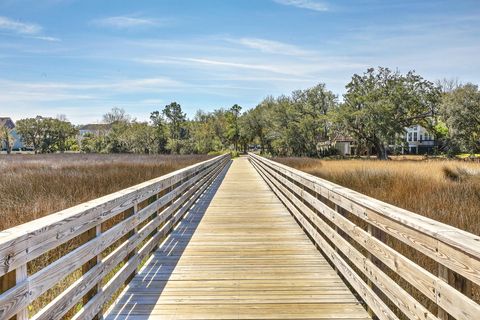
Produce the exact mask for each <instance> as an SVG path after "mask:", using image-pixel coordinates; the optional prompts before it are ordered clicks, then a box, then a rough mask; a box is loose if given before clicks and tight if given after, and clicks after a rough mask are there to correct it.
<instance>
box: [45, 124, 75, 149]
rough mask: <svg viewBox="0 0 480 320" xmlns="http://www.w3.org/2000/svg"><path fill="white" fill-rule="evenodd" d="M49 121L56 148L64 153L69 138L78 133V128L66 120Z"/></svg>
mask: <svg viewBox="0 0 480 320" xmlns="http://www.w3.org/2000/svg"><path fill="white" fill-rule="evenodd" d="M49 122H50V123H49V125H50V130H51V131H50V134H51V135H52V136H53V143H54V148H55V150H58V151H60V152H62V153H63V152H65V151H66V150H67V146H68V142H69V140H70V139H71V138H72V137H74V136H75V135H76V134H77V133H78V130H77V129H76V128H75V127H74V126H73V125H72V124H71V123H70V122H68V121H66V120H59V119H50V120H49Z"/></svg>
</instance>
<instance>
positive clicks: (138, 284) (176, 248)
mask: <svg viewBox="0 0 480 320" xmlns="http://www.w3.org/2000/svg"><path fill="white" fill-rule="evenodd" d="M231 163H232V161H230V162H229V163H228V164H227V165H226V166H225V168H223V170H222V171H221V172H220V174H219V175H218V176H217V177H216V178H215V180H214V181H213V182H212V184H211V185H210V186H209V187H208V188H207V189H206V190H205V192H204V193H203V194H202V195H201V196H200V197H199V198H198V199H197V201H196V202H195V204H194V205H193V206H192V207H191V208H190V209H189V210H188V212H187V213H186V214H185V216H184V218H183V219H182V220H180V222H179V223H178V225H177V226H176V227H175V229H174V230H173V232H172V233H171V234H170V235H169V236H168V237H167V239H165V241H164V242H162V243H161V245H160V246H159V248H158V249H157V250H156V251H155V252H154V254H153V258H152V259H150V260H149V261H148V263H147V264H146V265H145V266H144V267H143V268H142V270H141V271H140V272H139V273H138V274H137V275H136V276H135V277H134V278H133V279H132V281H131V282H130V283H129V285H128V287H127V289H126V291H124V292H123V293H122V294H121V296H120V297H119V299H118V300H117V301H115V303H114V304H113V306H112V308H111V310H110V314H109V315H108V314H107V316H106V318H105V319H108V320H120V319H133V318H134V319H135V320H139V319H148V318H149V315H150V313H151V312H152V311H153V308H154V307H155V303H156V301H157V300H158V299H159V298H160V296H161V295H162V292H163V290H164V289H165V286H166V285H167V283H168V281H169V279H170V277H171V275H172V273H173V271H174V270H175V267H176V266H177V264H178V261H179V260H180V258H181V257H182V255H183V252H184V251H185V249H186V248H187V246H188V243H189V242H190V240H191V238H192V236H193V235H194V233H195V230H196V229H197V227H198V225H199V224H200V222H201V221H202V218H203V216H204V215H205V212H206V210H207V209H208V207H209V205H210V203H211V201H212V199H213V197H214V196H215V194H216V192H217V190H218V188H219V187H220V185H221V184H222V181H223V179H224V177H225V175H226V173H227V171H228V169H229V168H230V165H231ZM139 300H142V301H141V303H139ZM140 310H141V313H142V314H143V316H141V317H139V315H138V313H137V312H138V311H140ZM131 313H136V315H135V316H134V317H132V316H129V315H130V314H131Z"/></svg>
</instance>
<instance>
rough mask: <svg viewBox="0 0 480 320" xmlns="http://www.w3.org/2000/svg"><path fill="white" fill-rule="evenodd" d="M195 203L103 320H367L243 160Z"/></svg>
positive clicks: (316, 252)
mask: <svg viewBox="0 0 480 320" xmlns="http://www.w3.org/2000/svg"><path fill="white" fill-rule="evenodd" d="M208 197H210V198H208ZM200 199H201V200H200V202H199V203H198V207H193V208H192V209H191V210H190V211H189V212H188V213H187V214H186V215H185V216H184V218H183V220H181V221H180V222H179V224H178V225H177V227H176V228H175V229H174V230H173V232H172V233H171V234H170V235H169V237H168V238H167V239H166V240H165V241H164V242H163V243H162V244H161V245H160V246H159V249H158V250H157V251H156V252H155V253H154V254H153V256H152V258H150V260H149V261H148V262H147V264H146V265H145V266H144V268H143V269H142V270H140V272H139V273H138V274H137V275H136V276H135V278H134V279H133V280H132V282H131V283H130V284H129V287H128V288H127V289H126V290H125V291H124V293H123V294H122V295H121V297H120V298H119V299H118V300H117V302H116V304H115V305H114V306H113V307H112V309H111V310H110V312H109V313H108V314H107V315H106V319H122V318H123V317H124V316H126V315H127V314H128V317H129V318H131V319H135V318H136V317H138V318H141V317H144V318H146V317H148V318H155V317H157V316H159V317H162V316H163V317H171V318H175V319H184V318H220V319H228V318H255V319H259V318H269V319H272V318H275V319H282V318H295V319H307V318H316V319H321V318H343V319H369V316H368V314H367V313H366V311H365V310H364V309H363V308H362V306H361V305H360V304H359V303H358V301H357V299H356V298H355V297H354V296H353V294H352V293H351V292H350V290H349V289H348V288H347V287H346V285H345V284H344V283H343V281H342V280H341V279H340V277H339V276H338V275H337V274H336V273H335V272H334V270H333V269H332V267H331V266H330V265H329V264H328V263H327V261H326V260H325V258H323V256H322V255H321V254H320V253H319V252H318V250H316V249H315V247H314V246H313V245H312V243H311V242H310V240H309V239H308V237H307V236H306V235H305V233H304V232H303V231H302V230H301V229H300V228H299V226H298V225H297V223H296V222H295V220H294V219H293V217H292V216H291V215H290V213H289V212H288V210H287V209H286V208H285V206H284V205H282V204H281V202H280V201H279V199H278V198H277V197H276V196H275V195H274V194H273V193H272V191H271V189H270V188H269V187H268V185H267V184H266V183H265V182H264V181H263V180H262V178H261V177H260V175H259V174H258V172H256V171H255V169H254V168H253V167H252V166H251V165H250V164H249V162H248V160H247V159H246V158H240V159H235V160H234V161H233V164H232V166H231V167H230V169H229V171H228V172H227V174H226V176H225V179H224V180H223V182H222V184H221V185H220V187H219V189H218V191H217V192H216V193H215V194H214V195H208V194H207V196H206V197H205V196H204V197H202V198H200ZM202 199H203V200H202ZM257 209H258V210H257ZM298 308H305V309H302V310H299V309H298ZM247 309H248V310H249V311H246V310H247Z"/></svg>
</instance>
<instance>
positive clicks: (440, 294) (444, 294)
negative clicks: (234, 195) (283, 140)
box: [251, 155, 480, 319]
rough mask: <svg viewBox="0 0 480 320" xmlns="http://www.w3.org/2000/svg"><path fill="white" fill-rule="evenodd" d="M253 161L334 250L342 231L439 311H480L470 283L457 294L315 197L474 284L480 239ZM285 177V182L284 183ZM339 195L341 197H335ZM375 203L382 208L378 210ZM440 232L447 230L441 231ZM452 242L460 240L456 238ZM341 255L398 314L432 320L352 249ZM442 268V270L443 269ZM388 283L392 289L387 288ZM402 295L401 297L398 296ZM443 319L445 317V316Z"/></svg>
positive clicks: (464, 315) (466, 315)
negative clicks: (398, 215)
mask: <svg viewBox="0 0 480 320" xmlns="http://www.w3.org/2000/svg"><path fill="white" fill-rule="evenodd" d="M251 159H252V161H253V162H254V163H255V164H256V166H257V167H258V168H259V169H260V170H264V171H263V173H264V174H265V175H268V176H269V178H268V179H271V180H272V181H274V182H275V181H278V182H276V183H277V186H278V187H279V188H280V189H283V191H282V192H283V193H284V194H286V195H287V198H288V199H289V200H290V201H293V203H295V206H296V207H298V208H301V210H300V211H302V213H304V214H305V213H309V214H307V216H308V218H309V220H310V221H314V222H315V221H316V222H317V223H319V224H320V225H318V224H317V225H316V228H317V229H319V230H321V231H322V232H323V233H326V234H327V236H328V237H329V240H330V241H333V242H334V244H335V245H336V246H338V247H336V248H335V249H340V248H341V247H342V245H343V244H342V242H341V240H339V238H341V237H339V236H336V237H335V235H336V234H339V235H341V233H342V232H346V234H347V235H348V236H349V238H350V239H353V240H355V241H356V242H357V243H358V244H359V245H361V246H362V247H364V248H365V249H366V250H368V253H369V256H371V257H375V258H376V259H378V260H380V261H382V263H383V264H385V265H386V266H388V267H389V268H390V269H392V270H393V271H394V272H395V273H396V274H398V275H400V276H401V277H403V278H404V279H405V280H407V281H408V282H409V283H410V284H412V285H413V286H415V287H416V288H417V289H419V290H420V291H421V292H422V293H423V294H424V295H425V296H427V297H428V298H430V299H431V300H432V301H433V302H434V303H436V304H437V305H438V306H439V307H440V308H441V310H443V311H446V312H448V313H449V314H451V315H453V316H454V317H456V318H458V319H476V315H477V314H478V313H479V312H480V306H479V305H478V304H477V303H475V302H474V301H473V300H471V299H470V295H471V287H470V285H469V283H468V280H462V281H457V282H459V284H458V288H457V289H458V290H461V291H457V290H456V289H455V288H454V287H453V286H452V285H451V284H449V281H448V280H445V279H442V277H440V278H439V277H437V275H434V274H432V273H430V272H428V271H427V270H425V269H423V268H422V267H420V266H418V265H416V264H415V263H414V262H413V261H411V260H409V259H407V258H405V257H404V256H402V255H401V254H399V253H398V252H396V251H395V250H393V249H392V248H391V247H389V246H387V245H385V244H384V243H383V242H382V241H380V240H379V239H377V238H375V237H374V236H372V235H371V234H369V233H368V232H366V231H364V230H363V229H362V228H361V227H358V226H356V225H355V224H353V223H352V222H350V221H349V220H348V219H346V218H344V217H343V216H342V215H340V214H339V213H338V212H336V210H333V209H331V208H330V207H329V206H327V205H325V204H324V203H323V202H322V201H321V199H319V197H318V196H317V195H321V196H322V197H324V198H326V199H328V200H330V201H332V202H333V203H335V204H336V205H338V206H341V207H342V208H344V209H346V210H348V211H349V212H351V213H354V214H355V215H357V217H360V218H361V219H363V220H365V222H367V223H369V226H371V227H372V228H374V229H375V228H378V229H379V230H380V231H382V232H385V233H387V234H390V235H392V236H394V237H395V238H397V239H399V240H400V241H402V242H404V243H406V244H408V245H409V246H411V247H412V248H413V249H416V250H418V251H419V252H422V253H424V254H426V255H427V256H429V257H432V258H434V260H436V261H437V262H439V263H441V264H442V265H443V266H444V267H449V268H451V269H452V270H454V271H455V272H457V273H459V274H461V275H463V276H465V277H466V278H467V279H470V280H472V281H473V282H475V283H478V279H479V275H480V267H479V266H480V263H479V259H478V258H477V255H476V253H475V252H476V251H478V252H480V245H479V244H477V245H475V242H476V241H477V238H478V237H476V236H474V235H471V234H468V233H466V232H464V231H461V230H458V229H455V228H453V227H450V226H447V225H443V224H441V223H438V222H436V221H433V220H431V219H426V218H424V217H420V216H418V215H415V214H413V213H412V214H410V215H409V214H408V211H405V210H403V211H402V209H399V208H395V207H393V206H390V205H388V204H385V203H382V202H380V201H377V200H375V199H373V200H372V201H371V202H368V201H367V200H368V197H366V196H364V195H360V196H359V197H356V193H354V192H353V193H351V192H349V190H348V189H346V188H342V187H339V186H337V185H334V184H331V183H329V182H328V181H324V180H322V179H318V178H315V177H312V176H310V175H307V174H305V173H302V172H299V171H298V170H294V169H291V168H288V167H286V166H284V165H281V164H277V163H274V162H272V161H271V160H268V159H264V158H261V157H258V156H256V155H251ZM285 177H288V179H287V178H285ZM290 179H291V180H293V181H296V182H297V183H299V184H300V185H304V186H307V187H308V189H309V191H308V192H307V191H306V190H304V189H303V188H302V187H300V186H297V185H296V184H294V183H293V182H291V181H290ZM338 190H340V191H341V192H337V191H338ZM312 193H313V194H312ZM315 194H316V195H315ZM357 198H358V199H357ZM357 200H358V201H357ZM304 203H307V204H308V205H309V206H311V207H313V208H315V209H316V211H317V212H319V213H320V214H321V215H322V216H323V217H324V218H326V219H327V220H329V221H330V222H331V223H332V224H333V225H334V226H335V228H337V230H342V231H341V232H337V230H331V228H330V227H329V225H328V224H326V223H323V221H322V220H321V219H316V218H317V217H316V215H315V213H313V211H311V210H310V208H309V207H307V206H305V205H304ZM379 203H380V204H381V205H379ZM394 209H398V212H401V214H402V215H403V214H406V217H403V216H402V217H401V219H392V217H395V214H394V212H393V211H394ZM385 212H387V214H385ZM417 218H418V219H417ZM416 219H417V220H418V222H419V227H418V228H412V225H413V226H414V225H415V223H414V221H417V220H416ZM426 224H429V225H430V226H433V227H432V230H434V231H435V232H434V233H432V232H430V231H429V232H424V230H423V228H424V227H426ZM440 227H441V228H443V229H445V230H442V229H441V228H440ZM331 231H333V232H331ZM449 233H452V234H454V235H455V236H459V235H462V236H461V237H460V238H459V239H464V238H465V237H466V238H467V239H466V246H465V247H464V248H460V249H459V248H458V246H457V245H455V247H454V246H452V241H450V240H451V239H450V240H448V241H445V239H446V238H449V237H450V236H449V235H448V234H449ZM334 237H335V238H334ZM456 241H458V239H457V240H456ZM347 244H348V243H347ZM457 244H458V243H457ZM458 245H460V244H458ZM460 246H461V245H460ZM345 250H346V251H345ZM343 251H344V254H345V255H346V256H347V257H348V258H349V259H351V260H350V261H351V262H352V263H354V264H355V263H356V264H357V267H358V268H359V269H360V270H363V271H364V273H365V275H367V276H369V274H368V273H370V277H369V279H370V280H372V282H374V281H373V280H375V281H376V283H375V285H376V286H377V287H379V288H380V289H381V290H382V291H383V292H384V293H385V294H386V295H387V296H389V298H390V299H392V298H393V301H396V304H397V306H398V307H400V309H402V308H403V310H402V311H403V312H404V313H405V314H406V315H407V316H409V317H410V318H412V319H415V318H416V317H417V316H419V317H421V318H422V319H423V318H425V316H427V315H428V316H429V317H433V315H432V314H431V313H430V312H428V313H424V312H423V311H424V310H422V308H419V309H417V307H416V306H417V305H419V303H416V302H415V301H414V300H413V298H412V297H410V298H409V299H407V300H406V301H407V302H408V305H404V304H401V303H400V304H398V301H401V300H399V299H398V298H399V297H398V296H396V297H394V296H392V291H391V289H392V287H393V288H394V286H392V285H393V284H394V281H393V280H392V279H391V278H389V277H386V276H385V277H383V276H382V274H383V273H381V274H380V273H378V272H379V271H380V270H379V269H378V267H376V265H375V264H374V263H371V262H370V261H369V260H368V259H365V258H368V257H366V256H363V254H360V253H359V252H356V250H355V249H354V248H348V247H345V246H344V247H343ZM447 252H448V254H447ZM472 252H473V253H474V254H473V255H472V254H471V253H472ZM357 253H358V255H357ZM441 269H442V270H443V268H441ZM379 280H382V283H379V282H378V281H379ZM389 281H390V282H391V284H392V285H389V283H388V282H389ZM460 282H461V283H460ZM385 285H387V286H385ZM397 289H398V288H397ZM398 293H402V291H398V290H396V294H398ZM404 293H405V292H403V293H402V294H404ZM412 311H413V312H412ZM441 315H442V317H445V316H444V315H443V314H441Z"/></svg>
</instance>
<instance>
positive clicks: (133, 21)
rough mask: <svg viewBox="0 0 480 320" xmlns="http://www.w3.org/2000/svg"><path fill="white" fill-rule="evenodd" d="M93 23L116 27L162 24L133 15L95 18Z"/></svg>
mask: <svg viewBox="0 0 480 320" xmlns="http://www.w3.org/2000/svg"><path fill="white" fill-rule="evenodd" d="M93 23H94V24H96V25H98V26H102V27H109V28H115V29H128V28H135V27H152V26H157V25H159V24H160V22H159V21H158V20H155V19H150V18H139V17H131V16H115V17H107V18H102V19H97V20H94V21H93Z"/></svg>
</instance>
